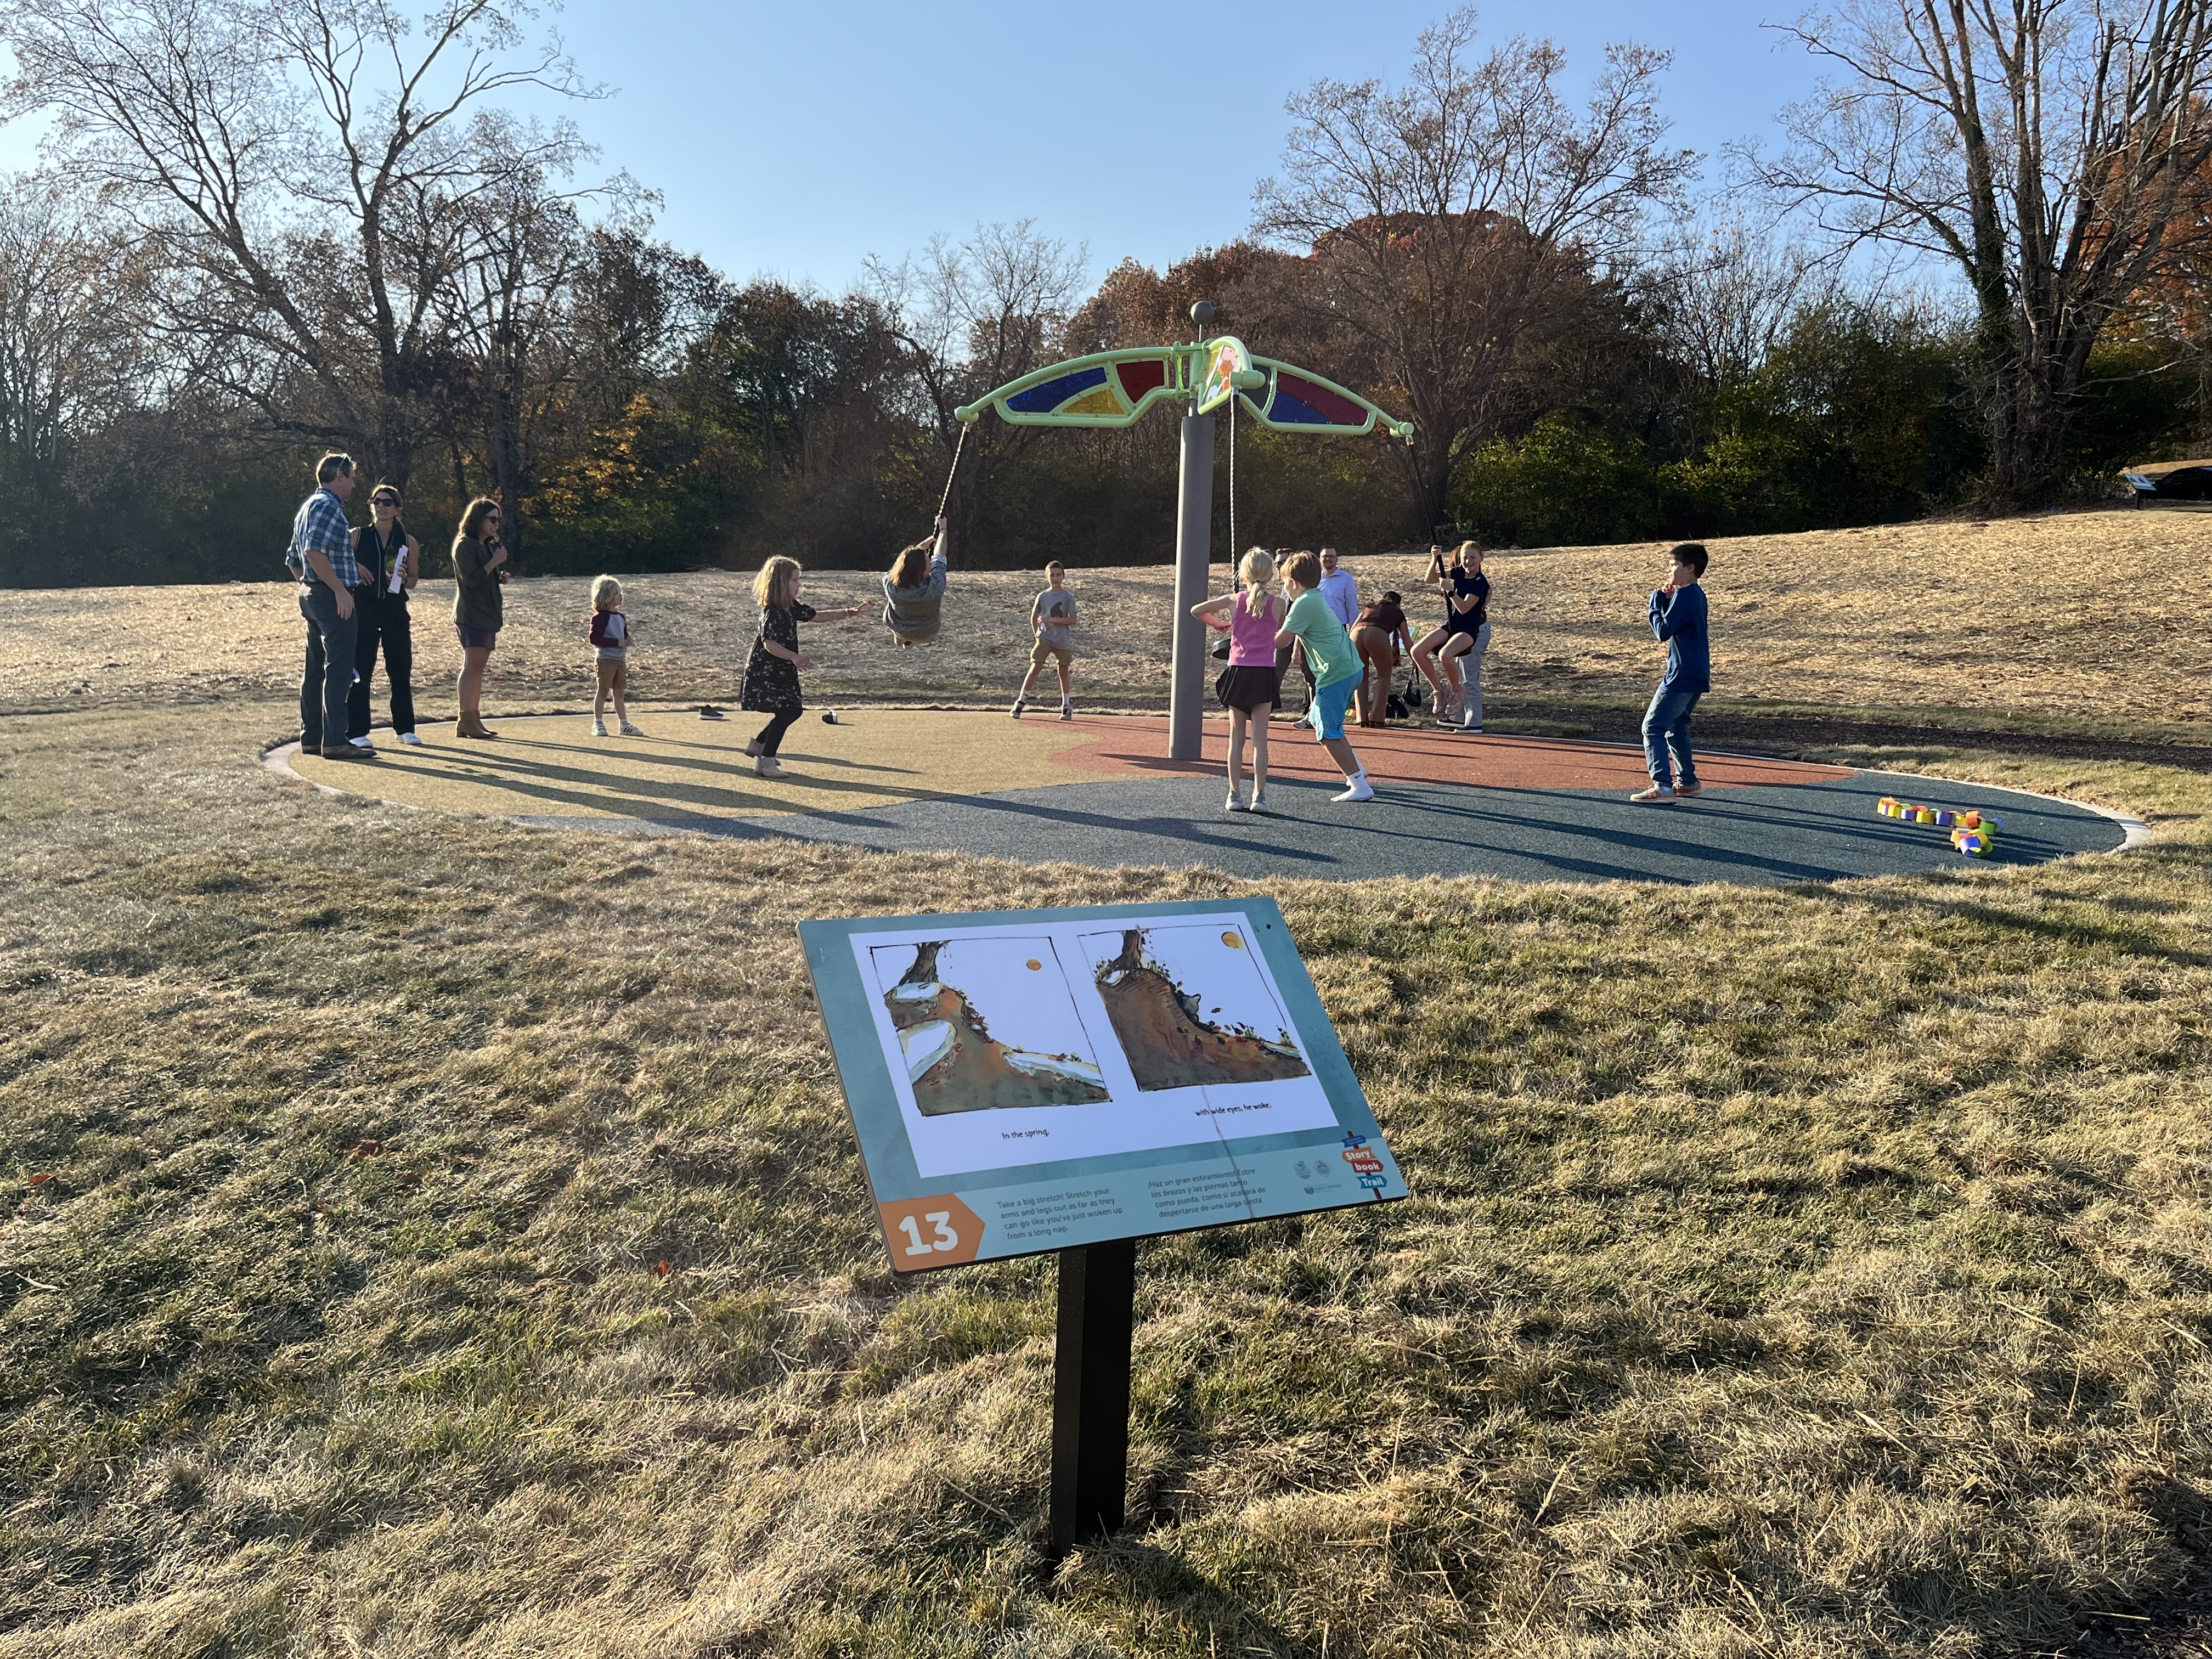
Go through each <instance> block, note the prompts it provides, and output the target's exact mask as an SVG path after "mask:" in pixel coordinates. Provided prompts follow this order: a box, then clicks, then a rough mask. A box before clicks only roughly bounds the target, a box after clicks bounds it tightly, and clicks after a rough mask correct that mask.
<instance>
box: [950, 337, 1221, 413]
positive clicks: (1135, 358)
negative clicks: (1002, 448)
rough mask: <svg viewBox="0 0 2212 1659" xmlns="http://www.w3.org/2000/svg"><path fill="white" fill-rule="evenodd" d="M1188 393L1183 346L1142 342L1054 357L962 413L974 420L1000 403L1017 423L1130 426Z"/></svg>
mask: <svg viewBox="0 0 2212 1659" xmlns="http://www.w3.org/2000/svg"><path fill="white" fill-rule="evenodd" d="M1187 395H1188V393H1187V392H1186V390H1185V383H1184V380H1183V378H1182V356H1181V351H1180V349H1178V348H1176V347H1174V346H1161V347H1140V348H1138V349H1133V350H1124V351H1101V352H1096V353H1093V354H1092V355H1091V356H1088V357H1078V358H1076V359H1074V360H1073V362H1065V363H1054V364H1053V365H1052V366H1051V367H1050V368H1041V369H1038V370H1037V371H1036V373H1034V374H1025V375H1024V376H1023V377H1022V378H1021V379H1020V380H1014V381H1011V382H1009V383H1008V384H1007V385H1006V386H1000V388H999V389H998V390H997V391H995V392H990V393H988V394H987V395H986V396H984V397H982V398H978V399H977V400H976V401H975V403H972V404H967V405H965V406H963V408H961V409H960V410H957V414H958V415H959V416H960V418H961V419H962V420H963V421H972V420H975V419H976V418H977V417H978V416H981V414H982V412H983V411H984V410H986V409H996V410H998V411H999V413H1000V416H1003V417H1004V418H1005V419H1006V420H1008V421H1011V422H1013V423H1014V424H1015V425H1017V426H1091V427H1099V426H1109V427H1111V426H1127V425H1128V424H1129V423H1130V422H1133V421H1134V420H1135V419H1136V418H1137V417H1138V416H1140V415H1142V414H1143V413H1144V412H1145V410H1147V409H1149V408H1151V407H1152V404H1155V403H1158V402H1159V401H1160V400H1161V399H1162V398H1170V397H1175V398H1181V397H1184V396H1187Z"/></svg>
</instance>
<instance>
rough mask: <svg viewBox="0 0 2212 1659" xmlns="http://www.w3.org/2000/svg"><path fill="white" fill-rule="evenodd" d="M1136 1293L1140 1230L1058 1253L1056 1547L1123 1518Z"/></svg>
mask: <svg viewBox="0 0 2212 1659" xmlns="http://www.w3.org/2000/svg"><path fill="white" fill-rule="evenodd" d="M1194 603H1195V601H1194ZM1201 626H1202V624H1201ZM1136 1297H1137V1245H1136V1241H1135V1240H1133V1239H1121V1240H1119V1241H1117V1242H1115V1243H1110V1244H1086V1245H1084V1246H1082V1247H1080V1248H1079V1249H1073V1250H1062V1251H1061V1252H1060V1330H1059V1336H1058V1340H1057V1341H1056V1342H1055V1344H1054V1350H1053V1372H1052V1548H1053V1551H1054V1553H1055V1554H1065V1553H1066V1552H1067V1551H1069V1550H1072V1549H1073V1548H1074V1547H1076V1546H1077V1545H1078V1544H1081V1543H1085V1542H1087V1541H1090V1540H1091V1539H1093V1538H1103V1537H1106V1536H1108V1535H1109V1534H1113V1533H1117V1532H1119V1531H1121V1523H1122V1522H1123V1521H1124V1520H1126V1519H1127V1507H1126V1506H1127V1498H1128V1480H1129V1334H1130V1328H1131V1326H1132V1324H1133V1322H1134V1320H1135V1316H1136Z"/></svg>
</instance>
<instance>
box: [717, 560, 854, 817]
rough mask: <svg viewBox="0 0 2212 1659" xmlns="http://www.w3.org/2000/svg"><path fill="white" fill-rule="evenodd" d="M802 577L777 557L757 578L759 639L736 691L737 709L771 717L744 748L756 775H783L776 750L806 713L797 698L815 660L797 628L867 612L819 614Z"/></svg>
mask: <svg viewBox="0 0 2212 1659" xmlns="http://www.w3.org/2000/svg"><path fill="white" fill-rule="evenodd" d="M753 599H754V601H755V602H756V603H757V604H758V605H759V606H760V608H761V617H760V635H759V636H758V637H757V638H756V639H755V640H754V641H753V648H752V654H751V655H750V656H749V657H747V658H746V659H745V679H744V686H743V687H742V688H741V689H740V690H739V691H738V708H747V709H750V710H751V711H752V712H753V713H754V714H766V715H768V716H769V722H768V724H767V725H766V726H763V727H761V729H760V735H759V736H758V737H757V738H754V739H753V740H752V741H751V742H750V743H749V744H746V745H745V753H747V754H748V755H750V756H752V757H754V760H753V772H754V774H755V775H756V776H758V777H763V778H780V777H781V776H782V775H783V768H782V766H781V764H780V763H778V762H777V760H776V757H775V755H776V750H778V749H779V748H780V747H781V745H782V743H783V734H784V732H786V731H787V729H788V728H789V727H790V725H791V723H792V721H793V720H797V719H798V718H799V716H800V715H801V714H805V712H806V709H805V704H804V703H803V702H801V701H800V698H799V674H800V673H801V671H804V670H806V669H810V668H811V667H813V666H814V659H813V658H811V657H809V656H805V655H802V654H801V653H800V652H799V623H810V622H812V621H814V620H815V619H816V618H817V617H827V618H829V619H831V620H833V621H836V620H842V619H843V618H845V617H857V616H859V615H860V613H861V612H862V611H865V610H866V609H867V607H866V605H848V606H846V607H845V609H843V610H842V611H817V610H815V609H814V607H813V606H812V605H801V604H800V603H799V561H798V560H796V559H787V558H785V557H783V556H781V555H778V556H776V557H775V558H773V559H770V560H769V562H767V563H766V564H764V565H763V566H762V567H761V568H760V574H758V575H757V576H755V577H754V578H753Z"/></svg>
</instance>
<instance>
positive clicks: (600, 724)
mask: <svg viewBox="0 0 2212 1659" xmlns="http://www.w3.org/2000/svg"><path fill="white" fill-rule="evenodd" d="M606 734H607V723H606V722H605V720H593V721H592V736H593V737H595V738H604V737H605V736H606Z"/></svg>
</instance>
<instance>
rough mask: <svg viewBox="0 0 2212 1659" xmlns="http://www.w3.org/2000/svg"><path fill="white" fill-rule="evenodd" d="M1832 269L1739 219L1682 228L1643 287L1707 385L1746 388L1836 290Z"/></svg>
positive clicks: (1666, 335)
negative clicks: (1800, 319)
mask: <svg viewBox="0 0 2212 1659" xmlns="http://www.w3.org/2000/svg"><path fill="white" fill-rule="evenodd" d="M1836 285H1837V283H1836V276H1835V272H1834V270H1833V269H1832V267H1828V266H1824V265H1823V264H1822V263H1821V262H1820V260H1818V259H1817V258H1814V257H1813V256H1812V255H1811V254H1810V253H1808V252H1806V251H1805V250H1804V249H1802V248H1800V247H1796V246H1791V245H1790V244H1788V243H1784V242H1778V241H1777V240H1775V239H1774V238H1773V237H1772V236H1771V235H1769V234H1764V233H1762V232H1761V231H1759V229H1757V228H1754V227H1752V226H1749V225H1746V224H1742V223H1739V222H1712V223H1701V222H1688V223H1686V224H1684V225H1682V226H1681V227H1680V228H1678V229H1677V230H1675V231H1674V233H1673V234H1670V235H1668V237H1666V238H1665V239H1664V240H1662V242H1661V244H1660V246H1658V248H1657V249H1656V250H1655V252H1654V254H1653V257H1652V258H1650V260H1649V262H1648V263H1647V264H1646V265H1645V266H1644V270H1642V271H1641V272H1640V273H1639V275H1638V278H1637V282H1636V284H1635V286H1636V288H1637V289H1638V291H1639V297H1641V298H1642V299H1643V300H1644V302H1645V303H1646V304H1647V305H1648V306H1649V307H1650V313H1651V317H1652V321H1653V323H1654V324H1655V325H1656V328H1657V331H1658V333H1659V336H1660V337H1661V339H1662V341H1663V342H1664V343H1665V345H1666V348H1667V349H1668V352H1669V353H1670V354H1671V355H1672V356H1673V357H1674V359H1675V360H1676V361H1677V362H1680V364H1681V365H1682V367H1683V368H1686V370H1688V371H1689V373H1690V374H1692V376H1694V377H1695V378H1696V380H1698V381H1699V383H1701V384H1702V385H1704V386H1708V387H1712V388H1716V389H1725V388H1728V387H1731V386H1741V384H1742V383H1743V382H1744V381H1745V380H1748V379H1749V378H1750V377H1751V376H1752V375H1753V374H1754V373H1756V372H1757V371H1758V369H1759V365H1760V364H1762V363H1764V362H1765V361H1766V358H1767V355H1768V353H1770V352H1771V351H1772V350H1773V349H1774V347H1775V345H1776V344H1777V343H1778V342H1779V341H1780V340H1781V338H1782V337H1783V336H1784V333H1785V332H1787V331H1788V329H1789V327H1790V319H1792V318H1793V317H1795V316H1796V314H1797V313H1799V312H1800V311H1801V310H1802V309H1804V308H1805V307H1808V306H1819V305H1821V304H1823V303H1825V302H1826V301H1827V300H1828V299H1829V298H1830V297H1831V296H1832V295H1833V293H1834V291H1835V289H1836Z"/></svg>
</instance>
